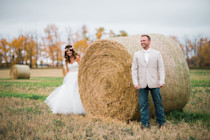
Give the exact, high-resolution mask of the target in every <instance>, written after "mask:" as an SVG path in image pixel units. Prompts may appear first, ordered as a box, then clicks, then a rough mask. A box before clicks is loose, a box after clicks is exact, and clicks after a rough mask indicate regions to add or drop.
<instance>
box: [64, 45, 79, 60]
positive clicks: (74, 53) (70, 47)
mask: <svg viewBox="0 0 210 140" xmlns="http://www.w3.org/2000/svg"><path fill="white" fill-rule="evenodd" d="M68 50H70V51H71V52H72V56H73V57H74V59H76V56H77V53H76V52H75V50H74V48H73V47H72V45H66V47H65V52H64V58H65V61H66V62H68V63H71V60H70V56H68V54H67V51H68Z"/></svg>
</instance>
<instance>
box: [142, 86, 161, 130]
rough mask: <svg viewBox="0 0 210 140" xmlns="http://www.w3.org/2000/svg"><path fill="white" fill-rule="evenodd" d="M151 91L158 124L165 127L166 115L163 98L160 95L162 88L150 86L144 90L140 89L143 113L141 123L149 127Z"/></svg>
mask: <svg viewBox="0 0 210 140" xmlns="http://www.w3.org/2000/svg"><path fill="white" fill-rule="evenodd" d="M149 90H150V91H151V94H152V99H153V103H154V106H155V115H156V118H157V123H159V124H160V125H163V124H164V123H165V113H164V109H163V105H162V98H161V95H160V88H149V87H148V86H147V87H146V88H144V89H139V105H140V112H141V122H142V125H143V126H149V125H150V123H149V117H150V115H149V102H148V93H149Z"/></svg>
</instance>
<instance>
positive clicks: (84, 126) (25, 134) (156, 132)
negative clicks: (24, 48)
mask: <svg viewBox="0 0 210 140" xmlns="http://www.w3.org/2000/svg"><path fill="white" fill-rule="evenodd" d="M190 75H191V85H192V91H191V96H190V100H189V102H188V104H187V105H186V106H185V107H184V109H183V110H182V111H173V112H170V113H167V114H166V120H167V122H166V125H165V127H164V128H163V129H158V128H157V126H156V124H155V119H154V118H151V127H150V128H149V129H144V130H141V128H140V122H137V121H129V122H120V121H117V120H105V119H99V118H91V117H89V116H85V115H58V114H52V113H51V111H50V110H49V108H48V106H47V105H46V104H45V103H44V102H43V101H44V100H45V98H46V97H47V96H48V95H49V94H50V93H51V92H52V91H53V89H55V88H56V87H58V86H60V85H61V84H62V81H63V77H62V76H63V75H62V70H61V69H32V70H31V78H30V80H22V79H19V80H11V79H10V78H9V70H0V139H105V140H106V139H140V140H148V139H157V140H159V139H171V140H174V139H175V140H176V139H177V140H182V139H183V140H186V139H190V140H194V139H199V140H205V139H206V140H209V139H210V70H200V69H197V70H190Z"/></svg>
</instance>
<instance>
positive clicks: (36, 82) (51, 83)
mask: <svg viewBox="0 0 210 140" xmlns="http://www.w3.org/2000/svg"><path fill="white" fill-rule="evenodd" d="M1 80H2V81H0V84H1V86H11V87H12V86H18V87H21V88H25V87H34V86H36V87H40V88H45V87H58V86H60V85H61V84H62V82H63V78H62V77H40V78H31V79H30V80H22V79H18V80H10V79H8V80H6V79H5V80H3V79H1Z"/></svg>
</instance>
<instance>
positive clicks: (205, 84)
mask: <svg viewBox="0 0 210 140" xmlns="http://www.w3.org/2000/svg"><path fill="white" fill-rule="evenodd" d="M191 86H192V87H210V80H191Z"/></svg>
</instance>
